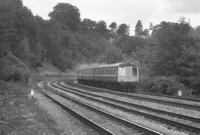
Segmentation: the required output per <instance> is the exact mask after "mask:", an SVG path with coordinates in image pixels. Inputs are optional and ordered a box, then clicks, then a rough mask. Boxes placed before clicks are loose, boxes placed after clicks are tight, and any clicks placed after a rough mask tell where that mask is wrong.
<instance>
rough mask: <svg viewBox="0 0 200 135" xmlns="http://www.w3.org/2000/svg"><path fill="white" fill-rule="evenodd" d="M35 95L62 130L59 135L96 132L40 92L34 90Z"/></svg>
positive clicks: (79, 134) (85, 134) (78, 134)
mask: <svg viewBox="0 0 200 135" xmlns="http://www.w3.org/2000/svg"><path fill="white" fill-rule="evenodd" d="M35 96H36V99H37V104H38V105H39V106H40V108H41V109H43V110H45V111H46V112H47V113H48V114H49V115H50V116H51V117H52V118H53V119H54V120H55V121H56V123H57V124H58V129H59V130H61V131H62V133H61V135H90V134H91V135H93V134H94V132H95V133H96V131H94V130H93V129H91V128H90V127H88V126H87V125H85V124H84V123H82V122H81V121H79V120H77V119H76V118H75V117H73V116H72V115H71V114H70V113H68V112H66V111H64V110H63V109H62V108H60V107H59V106H58V105H56V104H55V103H53V102H52V101H51V100H50V99H48V98H46V97H45V96H44V95H43V94H41V93H40V92H36V94H35Z"/></svg>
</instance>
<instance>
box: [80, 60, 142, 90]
mask: <svg viewBox="0 0 200 135" xmlns="http://www.w3.org/2000/svg"><path fill="white" fill-rule="evenodd" d="M77 81H78V83H80V84H84V85H90V86H94V87H101V88H107V89H112V90H117V91H123V92H131V91H134V90H135V87H136V85H137V83H138V81H139V67H138V65H137V64H134V63H130V62H120V63H114V64H100V65H96V66H88V67H86V68H82V69H79V70H77Z"/></svg>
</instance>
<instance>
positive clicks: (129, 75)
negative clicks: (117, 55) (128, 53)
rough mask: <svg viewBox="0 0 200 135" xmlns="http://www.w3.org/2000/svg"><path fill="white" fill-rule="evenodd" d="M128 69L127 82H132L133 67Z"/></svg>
mask: <svg viewBox="0 0 200 135" xmlns="http://www.w3.org/2000/svg"><path fill="white" fill-rule="evenodd" d="M125 68H126V82H131V81H132V79H133V78H132V67H125Z"/></svg>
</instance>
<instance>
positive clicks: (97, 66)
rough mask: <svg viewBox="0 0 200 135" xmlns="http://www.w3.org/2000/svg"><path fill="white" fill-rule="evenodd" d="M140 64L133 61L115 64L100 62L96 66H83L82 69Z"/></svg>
mask: <svg viewBox="0 0 200 135" xmlns="http://www.w3.org/2000/svg"><path fill="white" fill-rule="evenodd" d="M137 65H138V64H135V63H131V62H120V63H114V64H100V65H96V66H89V67H85V68H82V69H80V70H87V69H94V68H111V67H125V66H133V67H135V66H137Z"/></svg>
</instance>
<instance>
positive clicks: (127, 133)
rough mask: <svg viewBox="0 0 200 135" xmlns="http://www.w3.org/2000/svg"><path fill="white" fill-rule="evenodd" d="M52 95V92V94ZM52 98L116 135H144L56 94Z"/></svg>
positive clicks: (52, 94)
mask: <svg viewBox="0 0 200 135" xmlns="http://www.w3.org/2000/svg"><path fill="white" fill-rule="evenodd" d="M50 93H51V92H50ZM51 96H52V97H53V98H55V99H57V100H59V101H61V102H62V103H64V104H65V105H66V106H68V107H70V108H73V109H74V110H75V111H76V112H78V113H79V114H82V115H84V116H85V117H87V118H89V119H92V121H94V122H96V123H98V124H100V125H101V126H103V127H105V128H107V129H108V130H110V131H112V132H113V133H115V134H116V135H132V134H134V135H144V133H142V132H141V131H139V130H138V129H136V128H129V127H128V128H127V126H125V125H124V124H123V123H120V122H118V121H115V120H112V119H110V118H109V117H107V116H106V115H103V114H99V113H98V112H95V111H93V110H90V109H88V108H85V107H83V106H82V105H78V104H77V103H74V102H73V101H71V100H69V99H66V98H63V97H61V96H59V95H56V94H54V93H51Z"/></svg>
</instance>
